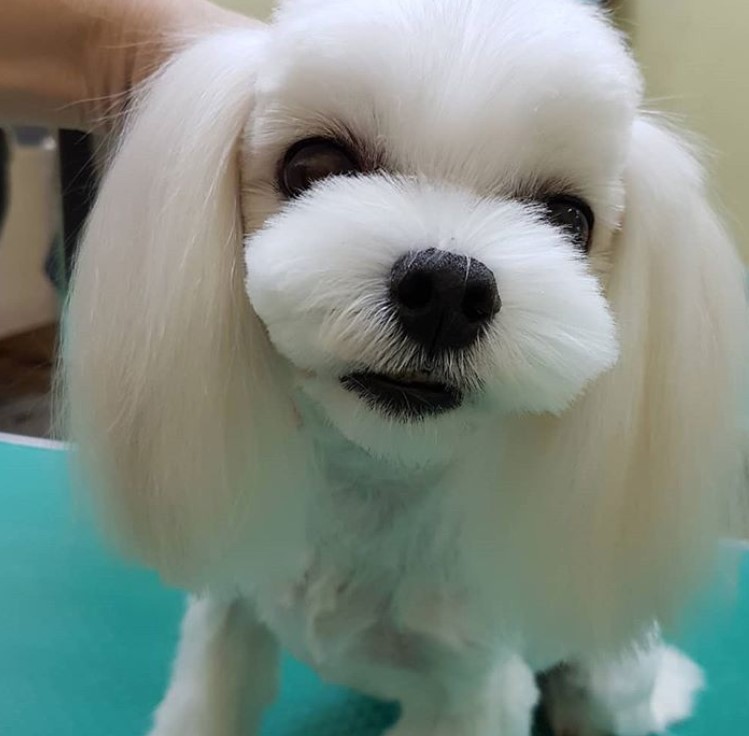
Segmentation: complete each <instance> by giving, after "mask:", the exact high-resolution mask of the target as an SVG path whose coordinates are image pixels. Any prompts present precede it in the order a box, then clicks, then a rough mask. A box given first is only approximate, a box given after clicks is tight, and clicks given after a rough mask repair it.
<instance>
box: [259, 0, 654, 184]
mask: <svg viewBox="0 0 749 736" xmlns="http://www.w3.org/2000/svg"><path fill="white" fill-rule="evenodd" d="M274 41H275V42H274V43H273V44H272V48H273V53H272V59H273V63H272V65H271V68H270V69H269V70H268V72H267V73H266V74H265V75H264V78H263V80H262V81H261V84H260V89H261V95H262V93H263V92H265V93H266V95H267V97H269V98H272V99H273V105H274V108H275V110H276V122H277V123H280V124H281V125H280V128H281V129H283V127H284V126H283V121H284V119H285V120H286V121H290V122H289V125H291V126H292V127H294V126H296V128H303V127H304V126H305V125H310V124H311V125H313V126H314V125H317V126H321V127H322V128H326V127H332V128H335V127H336V126H340V127H343V128H345V129H346V130H347V131H348V132H349V133H350V134H351V135H352V137H353V138H354V139H358V140H361V141H362V143H363V144H364V145H366V146H368V147H371V146H376V147H377V148H378V153H379V154H380V155H381V156H382V157H383V158H384V160H385V163H387V164H390V165H391V166H392V167H393V168H394V169H396V170H402V169H408V170H418V171H420V172H424V173H427V174H430V173H434V174H439V175H440V176H448V175H454V176H455V177H456V178H463V179H465V177H466V176H467V175H468V176H470V177H471V178H472V179H473V180H474V182H480V183H481V184H482V185H484V186H493V185H494V184H495V183H496V182H495V181H494V180H496V179H497V177H498V176H499V175H500V172H501V175H502V176H504V177H510V178H518V177H520V178H522V177H527V176H528V172H533V175H536V176H542V177H557V178H568V177H570V176H573V177H575V178H578V179H580V181H581V182H585V181H591V180H597V179H602V178H605V177H606V176H609V175H610V172H611V171H612V170H614V169H615V168H616V166H617V165H619V164H621V159H622V156H623V151H624V149H625V147H626V145H625V138H626V136H627V135H628V129H629V125H630V123H631V120H632V117H633V115H634V113H635V110H636V108H637V105H638V103H639V96H640V82H639V75H638V73H637V71H636V68H635V66H634V64H633V62H632V61H631V59H630V57H629V55H628V53H627V52H626V50H625V48H624V45H623V44H622V42H621V41H620V39H619V37H618V35H617V34H616V32H615V31H613V30H612V29H611V28H610V27H609V26H608V25H607V23H606V22H605V21H604V20H602V19H601V17H600V16H599V15H598V14H597V13H596V12H594V11H592V10H590V9H589V8H587V7H584V6H583V5H582V4H581V3H579V2H577V0H380V2H378V3H370V2H364V1H363V0H348V1H347V2H343V1H342V0H289V1H288V2H287V3H286V5H285V6H283V8H282V11H281V13H280V16H279V25H278V27H277V32H276V37H275V39H274ZM302 132H303V131H302V130H299V133H298V134H301V133H302ZM311 132H325V131H324V130H321V131H311Z"/></svg>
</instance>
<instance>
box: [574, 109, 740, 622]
mask: <svg viewBox="0 0 749 736" xmlns="http://www.w3.org/2000/svg"><path fill="white" fill-rule="evenodd" d="M705 178H706V177H705V172H704V169H703V167H702V166H701V165H700V163H699V161H698V160H697V159H696V157H695V156H694V155H693V152H692V150H691V148H690V146H689V145H688V144H687V143H686V142H685V140H684V139H683V138H682V137H681V136H680V135H678V134H676V133H675V132H673V131H672V130H670V129H669V128H668V127H666V126H665V125H663V124H661V123H659V122H657V121H654V120H651V119H650V118H647V117H642V118H640V119H638V120H637V121H636V122H635V123H634V126H633V129H632V137H631V145H630V151H629V160H628V164H627V170H626V174H625V187H626V203H625V210H624V215H623V221H622V224H621V229H620V232H619V233H618V234H617V235H616V236H615V239H614V243H613V252H612V264H611V271H610V277H609V282H608V284H607V285H606V292H607V297H608V300H609V303H610V305H611V308H612V311H613V313H614V315H615V319H616V321H617V325H618V331H619V340H620V359H619V362H618V363H617V365H616V366H615V367H614V368H613V370H612V371H611V372H610V373H609V374H607V375H605V376H603V377H602V378H601V379H599V381H597V382H596V384H595V385H594V386H592V387H591V389H590V391H589V392H588V394H587V395H586V396H585V397H583V399H582V401H581V402H580V404H579V406H577V407H574V408H573V409H572V411H571V422H572V423H571V424H566V425H565V430H566V431H567V432H570V431H571V432H572V435H573V436H577V437H578V438H580V440H581V443H580V445H579V446H577V447H576V448H575V449H574V451H573V452H571V453H569V454H570V456H571V457H573V458H574V460H573V461H572V462H574V463H575V470H574V472H573V473H572V474H571V476H572V477H574V478H575V486H576V489H577V490H576V491H574V493H575V494H576V495H575V498H576V500H577V502H578V503H579V512H580V513H581V514H586V515H587V517H588V518H591V519H596V520H597V521H596V524H595V525H591V526H590V527H586V529H587V531H586V532H585V534H591V535H593V536H594V539H590V540H589V544H588V546H587V548H588V549H589V550H590V549H598V550H601V553H600V561H594V560H591V561H589V562H585V561H583V562H581V565H587V564H590V565H592V566H593V567H596V566H597V567H598V569H597V571H596V572H597V573H598V574H594V573H593V572H592V571H589V572H590V574H589V575H588V576H587V579H588V581H592V580H594V579H597V580H598V581H599V583H598V587H599V588H600V590H598V591H597V596H596V597H598V599H599V600H601V602H602V605H603V604H604V601H608V602H609V603H611V602H613V603H614V604H615V605H614V606H612V608H613V609H614V610H616V611H617V612H618V613H619V614H623V615H627V611H628V609H629V612H631V613H632V614H633V617H634V618H636V617H637V616H638V615H639V614H641V613H642V611H641V610H639V611H638V607H640V606H642V605H643V604H644V603H645V602H646V601H648V602H650V603H649V604H648V605H651V604H652V602H655V604H656V610H653V611H651V613H652V614H653V615H654V616H656V617H659V618H661V619H662V620H663V619H666V620H668V619H669V618H670V616H671V614H673V613H674V612H675V611H676V610H678V606H679V605H680V603H679V602H680V601H681V602H683V595H684V594H685V593H687V592H688V591H690V590H691V589H692V586H693V585H694V582H695V576H696V575H697V574H703V573H705V571H706V565H707V564H708V563H709V561H710V560H711V559H712V557H711V554H710V551H711V550H714V549H715V544H716V542H717V538H718V537H719V536H720V535H721V534H725V533H726V531H727V530H728V529H729V528H730V527H731V526H734V527H735V526H737V525H738V524H742V523H743V516H744V514H743V511H744V504H743V499H742V495H743V476H742V468H743V466H742V444H743V441H742V432H741V427H740V420H741V414H740V411H741V407H742V405H743V401H742V397H743V389H744V378H745V376H744V374H745V371H746V356H747V350H746V343H747V336H748V334H749V330H748V329H747V328H748V325H749V322H748V321H747V305H746V296H745V269H744V266H743V264H742V262H741V260H740V259H739V257H738V255H737V253H736V250H735V248H734V246H733V243H732V242H731V239H730V237H729V236H728V234H727V231H726V230H725V228H724V226H723V224H722V223H721V220H720V218H719V216H718V215H717V213H716V211H715V210H714V208H713V206H712V205H711V202H710V197H709V194H708V189H707V186H706V184H705ZM607 549H608V550H610V552H612V553H613V554H611V553H608V557H606V555H605V554H604V550H607ZM584 556H585V555H584V554H583V553H581V559H583V558H584ZM606 559H608V562H607V563H606V564H605V565H601V562H603V561H605V560H606ZM607 568H608V569H607ZM603 610H605V609H602V611H603ZM601 616H602V617H604V614H603V613H602V614H601ZM606 616H608V614H606ZM634 618H633V620H634Z"/></svg>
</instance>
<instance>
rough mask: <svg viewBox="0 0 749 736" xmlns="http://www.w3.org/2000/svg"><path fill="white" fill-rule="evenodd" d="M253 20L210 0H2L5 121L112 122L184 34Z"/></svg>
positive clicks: (0, 64) (0, 65)
mask: <svg viewBox="0 0 749 736" xmlns="http://www.w3.org/2000/svg"><path fill="white" fill-rule="evenodd" d="M249 22H251V21H249V20H247V19H245V18H244V17H243V16H238V15H236V14H234V13H230V12H228V11H225V10H222V9H221V8H218V7H217V6H215V5H212V4H211V3H209V2H206V1H205V0H2V3H1V4H0V123H2V122H14V123H27V124H39V125H48V126H50V127H60V128H78V129H81V130H92V129H96V128H99V127H101V126H104V127H107V122H108V121H111V120H112V119H115V118H116V117H117V116H118V115H119V114H120V113H121V112H122V111H123V110H124V109H125V106H126V103H127V98H128V95H129V94H130V91H131V89H132V88H133V87H134V86H135V85H137V84H138V83H139V82H141V81H142V80H143V79H144V78H145V77H147V76H148V75H149V74H150V73H151V72H153V71H154V70H155V69H157V68H158V66H159V65H160V64H161V63H163V62H164V61H165V60H166V58H167V57H168V56H169V54H170V53H172V52H173V51H174V49H175V48H176V47H177V46H178V43H179V41H180V39H182V38H186V37H188V36H190V35H192V34H195V33H199V32H202V31H204V30H210V29H212V28H220V27H224V26H229V25H236V24H237V23H249Z"/></svg>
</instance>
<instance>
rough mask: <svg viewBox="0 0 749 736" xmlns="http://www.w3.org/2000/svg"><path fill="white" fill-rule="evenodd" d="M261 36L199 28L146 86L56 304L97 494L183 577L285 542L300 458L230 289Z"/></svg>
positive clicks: (276, 385) (241, 295) (72, 406)
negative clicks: (208, 33)
mask: <svg viewBox="0 0 749 736" xmlns="http://www.w3.org/2000/svg"><path fill="white" fill-rule="evenodd" d="M263 33H264V32H263V31H254V30H241V31H232V32H226V33H223V34H219V35H216V36H212V37H208V38H206V39H203V40H200V41H198V42H197V43H195V44H194V45H192V46H191V47H190V48H188V49H187V50H185V51H184V52H182V53H181V54H178V55H177V56H176V57H175V59H174V60H173V61H172V62H171V63H170V64H169V65H168V66H167V67H166V68H165V69H164V70H163V71H162V72H160V73H159V74H158V76H157V77H156V78H155V79H154V80H152V81H151V82H150V84H149V85H148V88H147V89H146V91H145V93H144V94H143V95H142V96H141V98H140V99H139V100H138V102H137V105H136V107H135V109H134V112H133V113H132V116H131V120H130V123H129V125H128V126H127V128H126V130H125V132H124V135H123V137H122V141H121V144H120V146H119V148H118V150H117V151H116V152H115V155H114V158H113V160H112V163H111V165H110V167H109V169H108V171H107V173H106V176H105V178H104V180H103V183H102V187H101V191H100V193H99V196H98V199H97V201H96V204H95V207H94V210H93V212H92V215H91V218H90V222H89V224H88V228H87V231H86V234H85V238H84V240H83V243H82V247H81V251H80V254H79V257H78V262H77V265H76V269H75V276H74V282H73V287H72V293H71V297H70V301H69V308H68V314H67V324H66V338H65V347H64V351H65V363H66V371H65V373H66V389H67V403H68V411H69V415H70V421H71V426H72V432H73V436H74V438H75V439H76V440H77V441H78V442H79V447H80V454H81V457H82V460H83V466H84V467H85V469H86V470H87V471H88V472H89V483H90V484H91V486H93V490H94V498H95V500H96V501H97V502H98V503H97V505H98V507H99V508H100V509H101V511H102V512H103V514H104V518H105V520H106V521H107V522H109V525H110V528H111V529H112V530H113V531H114V532H115V533H116V535H117V537H118V538H119V539H120V540H121V541H122V542H123V543H124V545H125V546H126V548H127V550H129V551H131V552H133V553H134V554H136V555H137V556H138V557H139V558H140V559H142V560H144V561H145V562H147V563H148V564H150V565H153V566H154V567H156V568H157V569H159V570H160V571H161V572H162V573H163V574H165V575H166V576H167V577H168V578H169V579H170V580H172V581H176V582H179V583H182V584H186V585H191V586H199V585H200V584H201V582H202V581H204V580H205V579H206V578H208V577H210V578H211V580H217V579H218V578H219V575H220V572H217V568H220V570H221V572H223V573H226V574H228V575H230V573H228V572H227V570H228V568H229V567H230V566H231V565H230V563H231V559H235V560H237V561H239V560H244V562H243V563H242V564H243V565H244V566H245V569H244V570H243V571H240V572H241V573H242V574H243V575H244V579H249V580H250V581H251V580H252V576H253V571H254V572H257V571H258V570H266V569H268V568H269V566H270V567H271V568H272V567H273V565H274V563H276V562H278V561H279V560H280V559H281V557H283V555H284V553H286V552H292V553H293V550H289V549H288V541H287V538H288V537H290V536H291V537H293V535H291V534H287V533H286V532H288V527H287V524H288V523H290V520H291V518H292V517H293V516H294V512H295V510H296V509H298V508H299V506H300V501H299V499H298V498H296V497H291V496H288V497H287V496H285V495H284V494H285V493H286V492H288V493H289V494H291V493H294V492H298V488H299V487H301V480H300V479H299V478H294V477H292V476H293V474H294V473H295V472H300V473H301V472H303V463H301V462H300V460H299V457H298V455H297V454H296V453H295V447H296V445H295V442H296V435H298V432H296V431H295V421H296V419H295V417H294V415H293V410H292V406H291V402H290V399H289V398H288V395H287V392H286V390H285V389H284V388H283V385H282V382H281V380H280V378H279V376H280V375H282V373H283V367H282V366H279V365H278V364H277V361H278V356H277V354H276V353H275V351H273V350H272V348H271V347H270V344H269V342H268V339H267V337H266V335H265V332H264V329H263V326H262V324H261V323H260V321H259V319H258V318H257V316H256V315H255V314H254V312H253V310H252V308H251V306H250V304H249V301H248V299H247V296H246V294H245V291H244V286H243V281H244V267H243V261H242V237H243V228H242V221H241V219H242V218H241V214H240V205H239V199H240V171H239V161H238V158H239V156H238V153H239V151H238V149H239V147H240V140H241V137H242V132H243V129H244V128H245V126H246V125H247V124H248V122H249V120H250V118H251V115H252V108H253V87H254V79H255V75H256V68H257V65H258V59H259V58H260V55H261V53H262V44H263ZM295 486H296V487H295ZM237 544H240V545H244V547H243V549H242V550H241V551H237ZM247 545H249V547H248V546H247ZM247 565H249V566H250V568H252V569H249V568H247ZM253 566H254V567H253Z"/></svg>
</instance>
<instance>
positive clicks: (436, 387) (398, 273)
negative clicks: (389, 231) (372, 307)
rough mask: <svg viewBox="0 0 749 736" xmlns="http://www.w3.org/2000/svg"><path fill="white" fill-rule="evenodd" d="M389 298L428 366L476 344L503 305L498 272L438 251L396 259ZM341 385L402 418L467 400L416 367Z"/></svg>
mask: <svg viewBox="0 0 749 736" xmlns="http://www.w3.org/2000/svg"><path fill="white" fill-rule="evenodd" d="M389 299H390V306H391V309H392V313H393V314H394V315H395V317H396V320H397V323H398V325H399V328H400V330H401V331H402V333H403V335H404V337H405V339H406V340H408V341H410V342H411V343H412V344H415V345H417V346H418V347H419V348H421V351H422V353H423V354H424V355H425V356H426V359H427V361H428V363H429V364H432V363H434V362H437V361H439V360H441V359H444V358H445V356H448V355H450V354H455V353H460V352H462V351H465V350H467V349H468V348H470V347H471V346H473V345H474V344H475V343H476V342H477V341H478V340H479V339H480V337H481V335H482V334H483V333H484V332H486V330H487V329H488V328H489V326H490V324H491V322H492V320H493V319H494V318H495V317H496V315H497V314H498V313H499V310H500V309H501V307H502V300H501V298H500V296H499V291H498V289H497V283H496V280H495V278H494V274H493V273H492V272H491V271H490V270H489V269H488V268H487V267H486V266H485V265H484V264H483V263H481V262H480V261H477V260H475V259H472V258H468V257H467V256H462V255H457V254H455V253H450V252H448V251H442V250H437V249H436V248H428V249H426V250H419V251H412V252H410V253H407V254H406V255H404V256H403V257H402V258H400V259H398V261H396V263H395V265H394V266H393V268H392V270H391V273H390V289H389ZM341 383H342V385H343V386H344V388H346V389H348V390H349V391H352V392H353V393H356V394H358V395H359V396H360V397H361V398H362V399H363V400H364V401H366V402H367V403H369V404H370V405H371V406H373V407H374V408H377V409H380V410H382V411H384V412H385V413H386V414H388V415H390V416H394V417H397V418H401V419H422V418H424V417H427V416H433V415H437V414H442V413H444V412H447V411H450V410H452V409H456V408H458V407H459V406H460V405H461V404H462V402H463V391H462V389H461V388H460V387H457V386H453V385H450V384H448V383H443V382H439V381H434V380H430V378H429V371H428V370H424V369H421V368H420V367H418V366H417V367H415V369H414V371H413V372H412V373H411V374H409V375H407V376H406V375H389V374H384V373H374V372H367V371H360V372H357V373H352V374H350V375H347V376H344V377H343V378H342V379H341Z"/></svg>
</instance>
